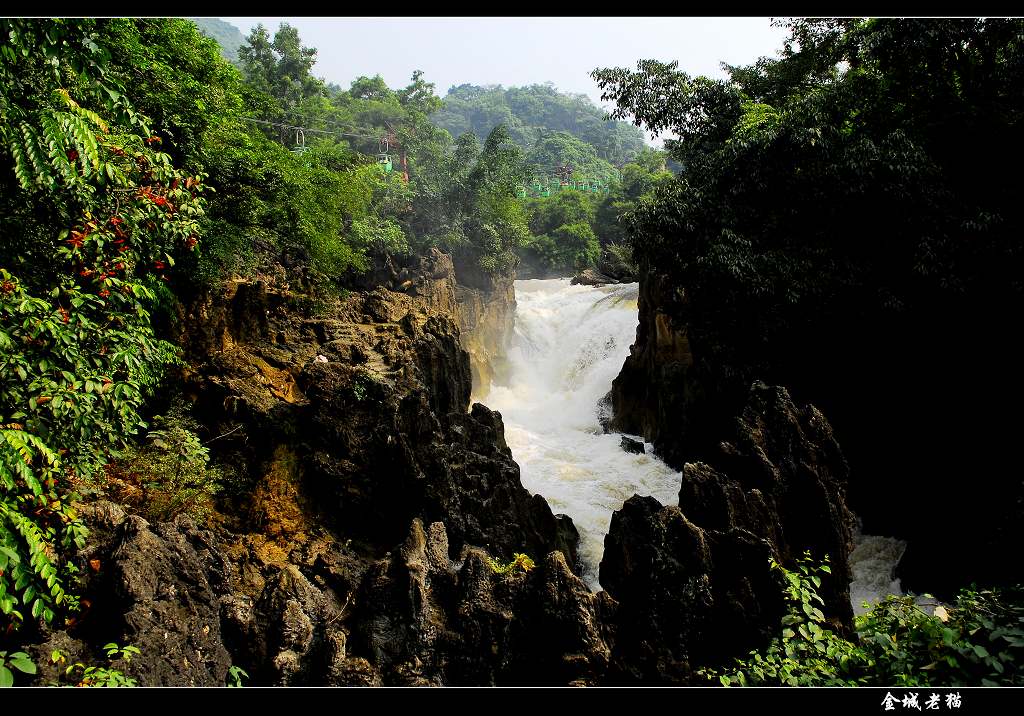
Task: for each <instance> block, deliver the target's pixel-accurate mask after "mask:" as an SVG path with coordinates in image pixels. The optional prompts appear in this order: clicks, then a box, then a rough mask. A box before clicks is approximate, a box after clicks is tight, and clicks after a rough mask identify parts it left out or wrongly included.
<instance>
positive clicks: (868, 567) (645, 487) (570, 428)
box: [487, 279, 906, 614]
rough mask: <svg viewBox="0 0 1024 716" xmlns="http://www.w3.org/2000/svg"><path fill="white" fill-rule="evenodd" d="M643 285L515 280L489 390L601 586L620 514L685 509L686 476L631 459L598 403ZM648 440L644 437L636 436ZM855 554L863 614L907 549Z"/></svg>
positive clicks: (854, 598) (644, 458)
mask: <svg viewBox="0 0 1024 716" xmlns="http://www.w3.org/2000/svg"><path fill="white" fill-rule="evenodd" d="M637 288H638V287H637V284H635V283H629V284H618V285H611V286H601V287H592V286H572V285H570V284H569V280H568V279H547V280H536V279H535V280H523V281H516V282H515V291H516V317H515V332H514V336H513V338H512V340H511V343H510V345H509V346H508V349H507V358H508V366H509V370H508V374H507V375H505V376H503V380H501V381H500V383H501V384H499V383H498V382H496V383H494V384H492V385H491V388H490V393H489V394H488V396H487V404H488V406H489V407H491V408H493V409H495V410H497V411H499V412H500V413H501V415H502V418H503V419H504V421H505V440H506V442H508V446H509V448H511V450H512V456H513V457H514V458H515V460H516V462H517V463H519V467H520V470H521V474H522V481H523V485H524V486H525V487H526V489H527V490H529V491H531V492H535V493H538V494H540V495H543V496H544V498H545V499H546V500H547V501H548V504H549V505H550V506H551V510H552V512H555V513H556V514H557V513H564V514H567V515H569V517H571V518H572V521H573V523H574V524H575V525H576V529H578V530H579V533H580V547H579V553H580V557H581V559H582V562H583V570H584V571H583V578H584V579H585V580H586V582H587V584H588V585H589V586H590V587H591V588H592V589H595V590H596V589H598V588H599V587H600V585H599V582H598V566H599V565H600V562H601V556H602V555H603V553H604V537H605V535H606V534H607V533H608V528H609V526H610V524H611V516H612V512H614V511H616V510H618V509H620V508H621V507H622V503H623V502H624V501H626V500H628V499H629V498H630V497H632V496H633V494H639V495H651V496H653V497H654V498H656V499H657V500H658V501H659V502H661V503H662V504H663V505H675V504H678V502H679V485H680V480H681V479H682V476H681V474H680V473H679V472H678V471H676V470H673V469H671V468H670V467H668V466H667V465H666V464H665V463H663V462H662V461H661V460H659V459H658V458H656V457H654V456H653V455H652V454H651V448H652V446H651V445H650V444H649V443H648V444H646V445H645V447H646V448H647V453H648V454H646V455H635V454H632V453H627V452H625V451H624V450H622V448H621V447H620V441H621V439H622V435H621V434H620V433H611V434H607V435H606V434H605V433H604V431H603V430H602V428H601V424H600V421H599V413H598V411H599V408H598V401H599V400H600V399H601V398H602V397H603V396H604V395H605V394H606V393H607V392H608V391H609V390H610V389H611V385H612V381H613V380H614V379H615V377H616V376H617V375H618V374H619V370H621V368H622V363H623V361H625V359H626V356H628V355H629V346H630V344H632V343H633V341H634V339H635V338H636V327H637V323H638V316H637ZM631 437H633V438H634V439H641V438H639V437H638V436H635V435H634V436H631ZM854 546H855V549H854V551H853V552H852V553H851V555H850V562H851V567H852V571H853V583H852V584H851V585H850V597H851V599H850V601H851V602H852V603H853V608H854V611H855V613H857V614H862V613H864V611H866V610H865V608H864V607H863V604H864V602H868V603H869V604H871V605H873V604H875V603H877V602H878V601H879V600H881V599H883V598H884V597H885V595H886V594H902V590H901V587H900V583H899V580H897V579H895V578H894V576H893V571H894V568H895V566H896V563H897V562H898V561H899V559H900V556H901V555H902V554H903V550H904V549H905V547H906V544H905V543H904V542H902V541H900V540H897V539H893V538H891V537H882V536H876V535H864V534H861V532H860V529H859V528H858V529H857V533H856V535H855V541H854Z"/></svg>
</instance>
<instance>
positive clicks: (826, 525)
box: [601, 383, 853, 683]
mask: <svg viewBox="0 0 1024 716" xmlns="http://www.w3.org/2000/svg"><path fill="white" fill-rule="evenodd" d="M716 463H717V466H714V467H713V466H711V465H709V464H706V463H700V462H697V463H686V464H685V465H684V467H683V478H682V483H681V487H680V492H679V506H678V507H675V506H672V507H662V506H661V505H660V503H658V502H657V501H656V500H654V498H650V497H646V498H642V497H637V496H634V497H633V498H631V499H630V500H628V501H627V502H626V503H625V504H624V505H623V508H622V510H620V511H618V512H616V513H615V514H614V515H613V516H612V523H611V529H610V531H609V533H608V536H607V537H606V538H605V554H604V558H603V560H602V562H601V584H602V585H603V586H604V587H605V588H606V589H607V590H608V592H609V594H611V596H612V597H614V598H615V599H617V600H618V601H619V610H618V615H617V617H616V625H617V628H618V635H619V636H618V640H617V642H616V646H615V657H614V670H613V674H614V676H613V678H614V679H618V680H621V681H623V682H626V683H633V682H641V683H685V682H687V681H688V680H689V679H690V678H691V673H692V670H693V669H694V668H695V667H696V666H699V665H707V664H716V663H720V662H722V661H724V660H727V659H728V658H729V657H730V656H740V655H742V654H743V653H744V652H746V651H747V650H749V649H750V648H753V647H755V646H759V645H763V644H764V643H766V642H767V641H768V640H769V639H770V638H771V636H772V635H773V634H774V633H775V631H776V629H777V626H778V620H779V618H780V617H781V616H782V614H783V604H782V600H781V592H780V590H781V585H780V584H779V583H778V582H777V579H776V575H775V574H774V573H769V568H768V564H769V559H774V560H775V561H777V562H780V563H783V564H788V565H790V566H792V565H793V564H794V562H795V560H796V559H797V558H798V557H800V556H801V555H802V554H803V552H804V551H805V550H811V551H812V553H813V556H814V557H815V558H817V559H819V560H820V559H821V558H822V557H824V555H825V554H828V555H829V558H830V561H831V569H832V575H831V578H829V579H826V580H825V581H823V583H822V586H821V589H820V592H821V595H822V597H823V599H824V600H825V613H826V615H827V616H828V617H830V619H831V620H832V622H833V624H834V626H835V627H836V628H837V629H839V630H840V631H844V630H849V629H850V628H851V627H852V618H853V614H852V610H851V607H850V594H849V583H850V579H851V577H852V575H851V572H850V566H849V551H850V549H851V547H852V545H851V542H852V539H851V531H850V530H851V524H852V516H851V515H850V513H849V510H848V509H847V507H846V498H845V485H846V479H847V475H848V468H847V465H846V461H845V460H844V459H843V456H842V452H841V451H840V450H839V446H838V444H837V443H836V441H835V438H834V436H833V434H832V429H831V427H830V426H829V424H828V421H826V420H825V418H824V416H822V414H821V413H820V412H819V411H818V410H816V409H815V408H814V407H813V406H808V407H806V408H803V409H798V408H797V407H796V406H795V405H794V404H793V401H792V400H791V399H790V397H789V394H788V393H787V392H786V390H785V389H783V388H779V387H769V386H766V385H764V384H761V383H755V384H754V385H753V386H752V387H751V390H750V398H749V402H748V405H747V407H746V408H745V409H744V411H743V413H742V415H741V416H740V417H738V418H737V421H736V427H735V430H734V432H733V438H732V440H731V441H730V442H723V443H722V445H721V452H720V455H718V456H716Z"/></svg>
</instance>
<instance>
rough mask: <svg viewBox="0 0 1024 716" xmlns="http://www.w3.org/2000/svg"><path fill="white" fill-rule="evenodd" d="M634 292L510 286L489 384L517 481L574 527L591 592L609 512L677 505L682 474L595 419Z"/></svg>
mask: <svg viewBox="0 0 1024 716" xmlns="http://www.w3.org/2000/svg"><path fill="white" fill-rule="evenodd" d="M637 288H638V287H637V284H635V283H631V284H618V285H612V286H603V287H598V288H594V287H590V286H572V285H570V284H569V281H568V279H548V280H527V281H516V282H515V291H516V304H517V305H516V321H515V333H514V336H513V338H512V341H511V344H510V345H509V347H508V366H509V372H508V375H507V385H492V386H491V391H490V393H489V394H488V397H487V404H488V406H489V407H491V408H493V409H495V410H498V411H499V412H500V413H501V415H502V417H503V419H504V421H505V439H506V441H507V442H508V445H509V447H510V448H511V450H512V455H513V457H515V459H516V462H518V463H519V466H520V469H521V471H522V480H523V485H524V486H525V487H526V489H527V490H530V491H531V492H535V493H539V494H540V495H543V496H544V498H545V499H546V500H547V501H548V504H549V505H550V506H551V510H552V511H553V512H555V513H564V514H567V515H569V516H570V517H571V518H572V521H573V523H574V524H575V525H576V528H577V529H578V530H579V532H580V549H579V552H580V557H581V560H582V562H583V569H584V573H583V577H584V579H585V580H586V582H587V583H588V585H590V587H591V588H594V589H596V588H598V565H599V564H600V561H601V555H602V554H603V552H604V536H605V534H607V532H608V528H609V525H610V523H611V515H612V512H614V511H615V510H618V509H620V508H621V507H622V503H623V502H624V501H625V500H627V499H629V498H630V497H631V496H632V495H633V494H634V493H635V494H640V495H651V496H653V497H655V498H656V499H657V500H658V501H660V502H661V503H662V504H677V503H678V499H679V481H680V474H679V472H678V471H675V470H672V469H671V468H669V467H668V466H667V465H665V464H664V463H663V462H662V461H661V460H659V459H658V458H656V457H654V456H653V455H651V454H647V455H636V454H631V453H627V452H625V451H623V450H622V448H621V447H620V445H619V443H620V440H621V435H620V434H617V433H613V434H607V435H606V434H604V432H603V430H602V428H601V425H600V422H599V419H598V401H599V400H600V399H601V398H602V397H603V396H604V395H605V394H606V393H607V392H608V391H609V390H610V389H611V385H612V381H613V380H614V379H615V376H617V375H618V373H619V370H620V369H621V368H622V363H623V361H625V359H626V356H627V355H629V346H630V344H632V343H633V340H634V339H635V337H636V327H637V322H638V319H637ZM633 437H636V436H633ZM638 439H639V438H638ZM646 447H647V450H648V453H650V451H651V445H649V444H648V445H647V446H646Z"/></svg>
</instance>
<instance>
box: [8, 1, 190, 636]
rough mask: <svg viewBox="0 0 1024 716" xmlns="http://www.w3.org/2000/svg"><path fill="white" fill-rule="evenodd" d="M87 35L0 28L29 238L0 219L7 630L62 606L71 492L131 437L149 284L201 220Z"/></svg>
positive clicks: (186, 179) (143, 381)
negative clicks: (0, 236)
mask: <svg viewBox="0 0 1024 716" xmlns="http://www.w3.org/2000/svg"><path fill="white" fill-rule="evenodd" d="M95 27H96V24H95V22H94V21H90V20H74V21H71V20H51V21H45V22H36V21H27V20H18V19H10V20H3V21H0V32H3V33H4V34H5V36H6V37H8V38H9V39H10V42H9V44H6V45H5V46H4V51H3V53H2V54H0V109H2V110H3V114H4V116H5V117H6V118H7V119H8V121H7V122H5V123H4V125H3V126H2V127H0V163H2V164H3V165H4V166H5V167H7V168H8V170H9V171H10V172H12V173H13V175H14V177H15V178H16V181H17V184H16V185H15V186H13V187H11V188H10V190H9V191H8V192H5V193H4V200H5V201H6V202H8V203H9V204H10V205H12V206H15V207H26V206H27V207H31V209H30V211H34V213H35V216H36V217H37V219H40V220H39V221H37V222H36V223H29V224H28V227H29V231H31V233H29V232H28V231H26V230H25V229H24V228H22V224H21V223H20V222H19V218H20V217H19V212H25V211H26V210H25V208H19V209H17V210H16V212H15V214H14V215H13V216H7V217H4V218H3V219H0V222H3V228H4V229H5V230H7V231H8V232H9V235H10V236H11V237H12V240H11V241H10V243H9V244H6V245H5V246H4V247H3V248H2V249H0V264H4V265H10V266H12V267H14V266H17V267H18V269H19V271H21V272H22V274H23V275H22V276H18V275H16V274H15V273H14V272H12V271H11V270H10V269H8V268H6V267H5V266H2V265H0V349H2V350H0V426H3V428H2V430H3V432H2V438H0V458H2V461H0V543H2V545H3V547H4V552H3V555H4V556H3V560H4V563H5V566H8V565H9V566H10V569H3V570H0V571H2V573H0V612H2V613H3V614H4V615H5V617H6V618H7V619H8V620H11V623H12V624H14V625H17V624H18V623H20V622H21V621H23V620H24V619H25V618H27V617H28V615H29V614H31V616H32V617H33V618H41V619H43V620H45V621H51V620H53V619H54V618H55V615H56V609H57V607H67V608H72V609H73V608H74V607H75V606H76V600H75V599H74V597H73V596H71V595H70V594H69V592H68V588H69V580H70V579H71V577H72V575H73V574H74V571H75V570H74V567H73V565H71V564H70V563H68V562H67V560H66V559H65V557H64V555H65V554H66V553H67V552H68V551H70V550H71V549H73V547H74V546H76V545H78V546H81V544H82V542H83V540H84V538H85V534H86V531H85V528H84V527H83V526H82V525H81V524H80V523H79V522H78V521H77V519H76V517H75V514H74V512H73V511H72V510H71V509H70V508H69V507H68V503H69V501H70V499H71V495H70V493H71V487H72V482H71V481H72V480H74V479H79V478H82V477H85V476H88V475H89V474H91V473H92V472H94V471H95V470H96V469H97V468H98V467H99V466H101V465H102V464H103V463H104V462H105V461H106V459H107V457H108V455H109V454H114V453H116V452H117V451H118V450H119V449H120V448H121V447H122V446H123V445H124V444H125V440H126V438H127V437H128V436H130V435H132V434H133V433H134V432H135V431H137V430H138V429H139V427H140V426H144V423H143V421H142V419H141V416H140V412H139V411H140V408H141V406H142V403H143V401H144V399H145V397H146V396H147V394H148V393H149V392H151V391H152V390H153V388H154V387H155V386H156V384H157V382H158V381H159V379H160V377H161V375H162V372H163V370H164V368H165V367H166V366H167V365H169V364H171V363H172V362H173V361H174V360H175V358H174V349H173V347H172V346H171V345H170V344H167V343H165V342H162V341H158V340H157V339H156V337H155V335H154V333H153V329H152V325H151V322H150V317H149V311H148V305H149V304H150V303H151V302H152V301H153V299H154V293H153V291H152V290H151V289H150V288H149V287H148V281H149V280H150V279H149V275H150V274H151V273H157V274H158V275H159V274H161V273H162V272H163V271H164V270H166V269H169V268H170V267H171V266H173V265H174V263H175V259H174V257H173V254H175V253H178V252H179V251H186V252H187V251H190V250H192V249H194V248H195V247H196V245H197V242H198V239H197V235H198V230H199V220H200V218H201V217H202V215H203V211H204V202H203V199H202V198H201V196H200V194H201V192H202V191H203V186H202V180H203V176H202V175H201V174H198V175H196V176H185V175H184V174H183V173H181V172H179V171H178V170H177V169H176V168H175V167H174V165H173V164H172V162H171V158H170V156H169V155H167V154H165V153H163V152H160V151H159V150H157V149H155V148H154V146H155V145H159V144H160V143H161V140H160V138H159V137H157V136H155V135H153V134H152V131H151V130H150V128H149V120H148V119H147V118H146V117H144V116H142V115H140V114H139V113H138V112H137V111H136V110H135V109H134V108H133V107H132V105H131V104H130V102H129V101H128V99H127V97H126V96H125V94H124V92H123V87H121V85H120V84H118V82H117V81H116V78H114V77H113V76H111V75H109V74H107V72H106V70H105V64H106V62H107V61H108V59H109V53H108V52H107V51H106V50H104V49H103V48H102V47H101V46H100V45H99V44H97V42H96V40H97V39H99V36H98V34H97V33H96V32H94V29H95ZM29 80H30V81H29ZM68 87H70V88H71V89H69V88H68ZM72 90H73V91H74V92H75V93H76V94H77V96H78V98H79V99H73V98H72ZM86 103H91V105H92V106H93V107H95V109H90V108H89V107H88V106H87V105H86ZM101 113H102V114H104V115H106V116H105V117H104V116H101ZM5 174H6V171H5ZM27 245H33V246H34V247H35V248H34V251H31V252H27V253H26V254H25V255H21V252H20V249H21V248H22V247H24V246H27Z"/></svg>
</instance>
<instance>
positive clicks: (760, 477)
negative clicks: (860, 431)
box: [679, 383, 853, 627]
mask: <svg viewBox="0 0 1024 716" xmlns="http://www.w3.org/2000/svg"><path fill="white" fill-rule="evenodd" d="M716 462H717V463H718V467H719V468H720V471H719V472H716V471H708V470H705V471H704V474H703V475H702V476H701V477H699V478H698V477H697V476H696V472H697V470H690V471H689V472H687V471H686V469H685V468H684V473H683V481H682V486H681V488H680V492H679V506H680V507H681V508H682V509H683V511H685V512H687V514H688V515H692V516H693V519H694V520H695V521H697V522H698V523H699V524H701V525H702V526H705V523H703V522H701V521H700V520H701V518H700V517H697V516H696V515H697V514H699V513H701V511H702V510H706V511H707V512H711V511H713V510H715V509H717V510H718V511H719V512H721V511H722V509H723V505H724V510H725V511H726V512H727V513H728V517H727V521H726V522H725V523H724V524H722V523H721V522H720V520H719V521H717V524H721V525H722V526H721V527H719V528H720V529H721V528H725V527H726V526H728V527H733V526H739V527H742V528H744V529H747V530H749V531H751V532H753V533H754V534H756V535H758V536H759V537H762V538H764V539H767V540H769V541H770V542H771V544H772V545H773V546H774V547H775V549H776V550H777V551H778V553H779V556H780V558H781V561H782V562H783V563H785V564H790V565H792V564H793V563H794V561H795V559H796V558H797V557H799V556H801V555H802V554H803V553H804V552H805V551H808V550H809V551H810V552H811V553H812V557H814V558H815V559H818V560H820V559H822V558H823V557H824V556H825V555H828V557H829V559H830V563H831V569H832V576H831V578H829V579H826V580H825V581H824V583H823V584H822V587H821V595H822V598H823V599H824V600H825V612H826V614H828V615H831V616H832V617H834V618H835V619H836V620H837V622H838V623H839V624H842V625H845V626H846V627H852V622H853V612H852V608H851V606H850V590H849V584H850V581H851V579H852V573H851V571H850V562H849V555H850V551H851V550H852V549H853V535H852V526H853V516H852V515H851V514H850V511H849V509H848V508H847V506H846V485H847V480H848V478H849V467H848V466H847V464H846V460H845V459H844V458H843V453H842V450H841V449H840V447H839V444H838V442H836V439H835V436H834V435H833V433H832V427H831V426H830V425H829V423H828V420H826V419H825V416H824V415H822V414H821V412H820V411H819V410H818V409H817V408H815V407H814V406H813V405H808V406H805V407H803V408H797V406H796V405H795V404H794V403H793V400H792V399H791V398H790V396H789V393H788V392H787V391H786V389H785V388H781V387H778V386H767V385H765V384H764V383H755V384H754V385H753V386H751V389H750V397H749V400H748V403H747V405H746V407H745V408H744V409H743V413H742V414H741V415H740V417H739V418H738V419H737V420H736V427H735V432H734V437H733V439H732V440H731V441H730V442H724V443H722V445H721V455H720V456H719V457H718V458H717V459H716ZM691 478H693V479H691ZM715 493H717V494H715ZM716 503H717V508H716V507H715V506H714V505H715V504H716ZM706 526H717V525H716V520H714V519H712V520H711V522H710V523H708V524H707V525H706Z"/></svg>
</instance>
